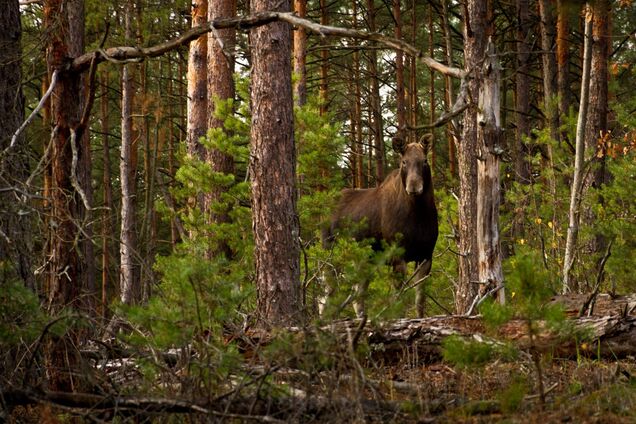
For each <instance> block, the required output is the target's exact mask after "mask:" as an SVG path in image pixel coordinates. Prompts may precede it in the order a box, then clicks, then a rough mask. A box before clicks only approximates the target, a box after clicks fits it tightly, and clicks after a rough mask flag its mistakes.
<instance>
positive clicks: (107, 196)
mask: <svg viewBox="0 0 636 424" xmlns="http://www.w3.org/2000/svg"><path fill="white" fill-rule="evenodd" d="M101 95H102V98H101V103H100V114H101V124H102V126H101V131H102V140H103V141H102V148H103V150H102V157H103V168H104V171H103V175H102V185H103V190H104V208H105V209H104V212H103V213H104V215H103V218H102V293H101V315H102V317H103V318H106V315H107V308H108V303H109V301H110V298H109V291H112V285H111V284H110V279H111V275H110V267H111V265H110V263H111V241H112V230H113V225H114V222H116V220H115V219H113V218H114V216H113V212H114V210H113V187H112V178H111V169H110V166H111V165H110V146H109V145H110V140H109V128H110V125H109V122H108V111H109V108H108V98H109V95H108V72H104V73H103V74H102V93H101Z"/></svg>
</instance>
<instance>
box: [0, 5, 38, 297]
mask: <svg viewBox="0 0 636 424" xmlns="http://www.w3.org/2000/svg"><path fill="white" fill-rule="evenodd" d="M0 10H2V11H3V12H2V14H0V46H2V48H0V116H2V120H0V152H3V153H4V154H6V156H1V157H0V216H1V217H2V219H0V262H4V263H6V264H8V265H9V266H10V267H12V268H13V270H14V273H12V274H13V275H11V277H13V276H15V277H17V278H19V279H21V280H22V281H23V283H24V285H25V286H26V287H28V288H30V289H31V290H33V291H36V289H37V287H36V280H35V275H34V273H33V269H32V265H33V263H32V261H33V259H34V255H33V253H34V252H33V240H32V237H31V233H32V232H33V229H34V226H35V220H34V214H33V213H32V212H31V211H29V207H28V205H27V204H25V203H23V201H24V200H26V199H23V197H22V196H19V195H18V193H17V192H13V191H11V190H10V188H16V189H21V188H22V187H21V185H22V184H24V182H25V180H26V179H27V178H28V176H29V173H30V172H29V162H28V146H27V145H26V144H25V138H24V137H23V136H20V137H18V138H17V139H16V142H15V144H14V146H13V147H11V148H9V145H10V143H11V139H12V136H13V134H14V132H15V131H16V130H17V129H18V128H19V127H20V125H22V122H23V121H24V96H23V95H22V81H21V79H22V70H21V62H22V48H21V46H20V40H21V38H22V26H21V23H20V7H19V5H18V0H1V1H0ZM5 190H6V191H5ZM4 277H5V275H1V276H0V284H1V283H2V282H4Z"/></svg>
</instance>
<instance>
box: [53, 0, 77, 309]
mask: <svg viewBox="0 0 636 424" xmlns="http://www.w3.org/2000/svg"><path fill="white" fill-rule="evenodd" d="M62 3H63V2H62V1H61V0H50V1H47V2H46V3H45V6H44V12H45V26H46V28H48V29H49V33H48V34H49V40H48V45H47V64H48V68H49V73H50V74H52V73H53V72H54V71H55V70H58V76H57V83H56V84H55V88H54V90H53V95H52V96H51V118H52V125H53V132H52V140H51V143H52V145H51V163H50V167H51V175H52V181H51V184H52V186H51V191H50V208H51V216H50V222H49V224H50V227H49V237H48V240H47V244H48V245H47V250H48V252H47V258H48V267H47V273H46V283H45V284H46V288H45V290H46V293H47V297H48V307H49V309H50V310H52V311H59V310H61V309H62V308H63V307H65V306H67V305H69V304H72V303H76V302H79V295H80V291H81V279H80V274H79V267H80V259H79V255H78V249H76V245H75V241H76V237H77V236H78V234H77V232H78V229H77V225H76V224H77V222H78V208H79V207H78V204H77V198H76V195H75V191H74V189H73V186H72V183H71V169H70V166H69V164H71V163H72V156H73V155H72V149H71V143H70V139H71V132H72V131H73V132H75V130H76V129H77V126H78V124H79V120H80V96H79V95H78V93H81V81H80V78H79V75H78V74H75V73H70V72H59V69H60V68H61V67H62V65H63V64H64V62H65V60H66V59H67V58H68V57H69V56H70V47H69V43H70V40H69V39H68V33H67V32H66V31H64V30H63V28H68V25H69V20H68V14H67V13H66V11H65V10H64V9H63V7H62V6H63V4H62ZM75 137H76V141H77V139H80V138H81V135H79V136H78V135H77V133H75Z"/></svg>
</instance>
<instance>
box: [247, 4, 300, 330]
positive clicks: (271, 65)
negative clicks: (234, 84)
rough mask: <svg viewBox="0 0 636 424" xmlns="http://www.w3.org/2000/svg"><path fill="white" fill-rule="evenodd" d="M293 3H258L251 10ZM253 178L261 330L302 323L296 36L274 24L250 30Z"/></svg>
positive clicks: (256, 10) (284, 8) (251, 167)
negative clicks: (293, 67) (294, 73)
mask: <svg viewBox="0 0 636 424" xmlns="http://www.w3.org/2000/svg"><path fill="white" fill-rule="evenodd" d="M277 7H278V8H280V9H281V10H283V11H288V10H289V8H290V4H289V1H288V0H286V1H283V2H282V3H281V2H280V1H278V0H254V1H253V2H252V12H253V13H257V12H259V11H263V10H272V9H275V8H277ZM250 35H251V40H252V86H251V101H252V129H251V138H252V140H251V141H252V146H251V159H250V169H249V170H250V176H251V179H252V213H253V218H252V219H253V223H252V227H253V231H254V243H255V252H254V262H255V267H256V291H257V315H258V319H259V322H260V324H261V325H262V326H270V325H273V326H280V325H285V324H289V323H290V322H300V320H301V309H300V306H301V296H300V245H299V235H300V229H299V221H298V215H297V213H296V189H295V181H296V172H295V165H296V156H295V155H296V151H295V146H294V122H293V99H292V86H291V63H290V57H291V32H290V28H289V25H288V24H287V23H284V22H275V23H271V24H268V25H265V26H262V27H259V28H255V29H253V30H252V31H251V33H250Z"/></svg>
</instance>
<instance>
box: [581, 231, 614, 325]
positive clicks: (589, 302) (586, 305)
mask: <svg viewBox="0 0 636 424" xmlns="http://www.w3.org/2000/svg"><path fill="white" fill-rule="evenodd" d="M613 243H614V240H611V241H610V242H609V244H608V245H607V249H606V250H605V255H603V259H601V262H600V263H599V265H598V274H597V275H596V284H595V285H594V290H592V293H590V295H589V296H588V297H587V299H585V302H583V305H581V309H580V310H579V318H581V317H582V316H583V315H584V314H585V311H588V309H589V311H588V316H590V315H592V311H593V310H594V302H595V301H596V297H597V296H598V292H599V290H600V288H601V283H602V282H603V275H604V274H605V264H606V263H607V260H608V259H609V257H610V256H611V254H612V244H613Z"/></svg>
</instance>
